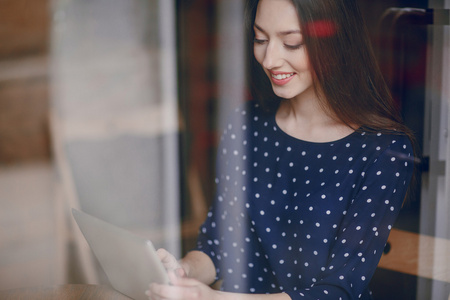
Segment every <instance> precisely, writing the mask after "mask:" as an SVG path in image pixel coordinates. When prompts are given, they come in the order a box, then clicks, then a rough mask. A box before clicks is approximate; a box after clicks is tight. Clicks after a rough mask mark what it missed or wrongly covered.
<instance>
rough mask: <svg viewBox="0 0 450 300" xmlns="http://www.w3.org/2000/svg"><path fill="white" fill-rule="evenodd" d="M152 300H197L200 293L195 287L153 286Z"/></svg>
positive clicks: (151, 286)
mask: <svg viewBox="0 0 450 300" xmlns="http://www.w3.org/2000/svg"><path fill="white" fill-rule="evenodd" d="M149 292H150V293H149V294H150V295H151V299H172V300H181V299H195V298H196V297H197V296H198V291H197V289H196V288H193V287H184V286H173V285H162V284H151V285H150V289H149Z"/></svg>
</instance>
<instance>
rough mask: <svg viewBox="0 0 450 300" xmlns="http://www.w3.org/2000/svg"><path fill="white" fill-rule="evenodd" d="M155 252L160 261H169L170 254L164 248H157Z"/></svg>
mask: <svg viewBox="0 0 450 300" xmlns="http://www.w3.org/2000/svg"><path fill="white" fill-rule="evenodd" d="M156 254H157V255H158V257H159V259H160V260H161V261H162V262H166V261H167V260H169V261H170V258H171V256H172V255H171V254H170V253H169V252H168V251H167V250H166V249H163V248H159V249H158V250H156Z"/></svg>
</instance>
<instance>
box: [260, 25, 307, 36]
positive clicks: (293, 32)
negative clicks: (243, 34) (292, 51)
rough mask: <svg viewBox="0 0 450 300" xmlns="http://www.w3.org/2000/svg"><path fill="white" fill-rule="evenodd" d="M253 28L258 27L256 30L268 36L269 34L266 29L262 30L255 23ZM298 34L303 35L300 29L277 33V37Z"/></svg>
mask: <svg viewBox="0 0 450 300" xmlns="http://www.w3.org/2000/svg"><path fill="white" fill-rule="evenodd" d="M253 26H254V27H256V29H258V30H259V31H261V32H262V33H265V34H267V32H266V31H265V30H264V29H262V28H261V26H259V25H258V24H256V23H254V24H253ZM296 33H298V34H301V31H300V29H294V30H286V31H280V32H278V33H277V35H289V34H296Z"/></svg>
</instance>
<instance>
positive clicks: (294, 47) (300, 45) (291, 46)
mask: <svg viewBox="0 0 450 300" xmlns="http://www.w3.org/2000/svg"><path fill="white" fill-rule="evenodd" d="M302 46H303V43H300V44H297V45H287V44H284V47H286V49H288V50H298V49H300V48H301V47H302Z"/></svg>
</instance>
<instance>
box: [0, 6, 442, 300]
mask: <svg viewBox="0 0 450 300" xmlns="http://www.w3.org/2000/svg"><path fill="white" fill-rule="evenodd" d="M244 2H245V1H243V0H227V1H220V0H127V1H122V0H89V1H88V0H0V290H7V289H15V288H24V287H33V286H53V285H59V284H66V283H94V284H95V283H100V284H104V283H107V279H106V278H105V276H104V274H103V272H102V270H101V268H100V267H99V266H98V263H97V261H96V260H95V259H94V258H93V257H92V254H91V252H90V250H89V248H88V247H87V244H86V243H85V241H84V238H83V237H82V236H81V235H80V232H79V231H78V228H77V227H76V225H75V226H74V223H73V220H72V218H71V214H70V208H71V207H77V208H81V209H82V210H84V211H86V212H88V213H91V214H93V215H95V216H97V217H99V218H102V219H104V220H107V221H109V222H111V223H114V224H116V225H119V226H121V227H124V228H126V229H128V230H130V231H133V232H135V233H137V234H140V235H143V236H146V237H148V238H150V239H152V241H154V242H155V244H156V245H155V246H157V247H166V248H168V249H169V250H171V251H172V252H173V253H175V254H176V255H177V256H181V255H182V254H184V253H186V251H188V250H189V249H190V248H191V247H193V245H194V243H195V238H196V234H197V229H198V226H199V225H200V224H201V222H202V221H203V219H204V218H205V215H206V211H207V209H208V206H209V205H210V203H211V199H212V198H213V194H214V185H213V182H214V164H215V150H216V145H217V141H218V135H219V134H220V132H221V128H222V126H223V124H224V119H225V118H226V116H227V114H228V113H229V111H230V110H231V109H233V108H234V107H236V106H237V105H239V103H241V102H243V101H246V100H247V99H248V97H249V96H248V94H249V93H248V89H247V77H248V76H247V74H246V65H247V58H246V53H247V50H248V47H249V45H247V43H246V40H245V38H244V34H245V32H244V24H243V23H244V21H243V10H244ZM358 2H359V4H360V7H361V10H362V12H363V15H364V18H365V19H366V22H367V25H368V29H369V32H370V36H371V39H372V42H373V45H374V49H375V51H376V54H377V58H378V62H379V64H380V67H381V69H382V71H383V74H385V77H386V81H387V82H388V84H389V87H390V88H391V91H392V93H393V95H394V97H395V99H396V101H397V104H398V105H399V107H400V108H401V110H402V113H403V117H404V119H405V122H406V123H407V125H408V126H409V127H411V128H412V129H413V130H414V132H415V133H416V136H417V142H418V150H419V152H420V153H421V155H422V158H421V161H420V164H419V166H418V167H419V173H418V176H417V178H416V185H415V186H416V190H415V192H414V193H413V194H412V196H411V199H410V201H409V202H408V203H407V204H406V205H405V206H404V207H403V210H402V212H401V214H400V217H399V220H398V222H397V224H396V225H395V229H394V230H393V232H392V234H391V236H390V238H389V242H388V244H387V247H386V249H385V254H384V255H383V257H382V260H381V262H380V266H379V268H378V269H377V272H376V274H375V276H374V279H373V280H372V289H373V292H374V299H375V300H376V299H417V300H422V299H433V300H435V299H436V300H440V299H443V300H448V299H449V295H450V222H449V217H448V216H449V214H450V168H447V167H446V163H447V162H448V161H450V145H449V144H450V142H449V139H448V134H449V132H448V131H449V127H450V126H449V122H450V121H449V118H448V115H449V96H450V29H449V9H450V1H449V0H428V1H426V0H425V1H424V0H371V1H366V0H359V1H358Z"/></svg>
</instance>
